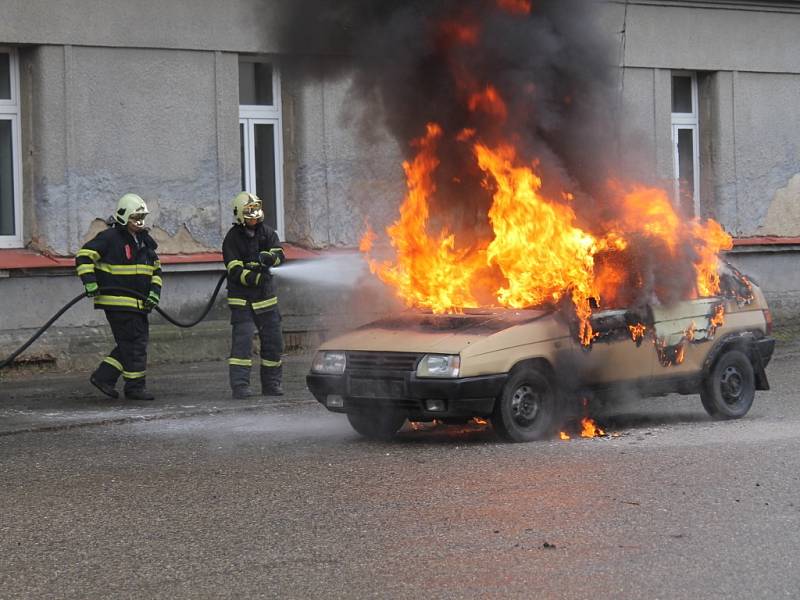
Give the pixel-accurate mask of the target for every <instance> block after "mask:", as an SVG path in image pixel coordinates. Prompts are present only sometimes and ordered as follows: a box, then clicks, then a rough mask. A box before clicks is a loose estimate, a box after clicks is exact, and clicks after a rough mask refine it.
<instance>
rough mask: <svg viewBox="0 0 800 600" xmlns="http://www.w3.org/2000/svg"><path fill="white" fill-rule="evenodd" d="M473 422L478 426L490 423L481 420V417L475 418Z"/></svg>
mask: <svg viewBox="0 0 800 600" xmlns="http://www.w3.org/2000/svg"><path fill="white" fill-rule="evenodd" d="M472 422H473V423H475V424H476V425H488V424H489V421H487V420H486V419H481V418H480V417H473V418H472Z"/></svg>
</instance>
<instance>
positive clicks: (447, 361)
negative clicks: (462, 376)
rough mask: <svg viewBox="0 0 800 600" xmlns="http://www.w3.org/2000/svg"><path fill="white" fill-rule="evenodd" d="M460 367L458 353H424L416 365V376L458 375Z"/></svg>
mask: <svg viewBox="0 0 800 600" xmlns="http://www.w3.org/2000/svg"><path fill="white" fill-rule="evenodd" d="M460 368H461V357H460V356H459V355H458V354H426V355H425V356H423V357H422V360H420V361H419V364H418V365H417V377H458V371H459V369H460Z"/></svg>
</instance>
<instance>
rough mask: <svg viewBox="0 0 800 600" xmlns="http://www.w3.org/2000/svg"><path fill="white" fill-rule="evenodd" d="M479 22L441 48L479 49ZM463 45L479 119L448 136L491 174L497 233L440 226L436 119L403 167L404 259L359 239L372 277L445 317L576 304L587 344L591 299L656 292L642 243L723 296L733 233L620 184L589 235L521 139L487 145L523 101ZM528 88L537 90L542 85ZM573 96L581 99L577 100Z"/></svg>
mask: <svg viewBox="0 0 800 600" xmlns="http://www.w3.org/2000/svg"><path fill="white" fill-rule="evenodd" d="M496 6H497V7H498V9H500V10H505V11H507V12H510V13H513V14H521V15H522V14H529V13H530V11H531V2H530V0H496ZM470 19H471V17H470V14H469V13H468V12H464V13H462V14H461V15H460V16H459V17H458V18H457V19H453V20H451V21H444V22H443V23H441V24H440V26H439V29H438V30H437V34H438V36H439V39H438V42H439V45H440V46H443V47H445V48H446V49H449V48H450V47H452V46H454V45H458V44H460V45H462V46H475V45H477V44H478V43H479V41H480V40H481V29H480V24H479V22H478V21H472V20H470ZM470 50H472V48H470ZM465 51H466V49H465V48H459V49H458V52H455V53H454V54H453V55H452V56H449V57H448V58H449V61H448V64H449V67H450V68H451V69H452V78H453V81H452V83H453V84H454V85H455V86H456V89H457V91H458V96H459V97H460V98H461V101H463V102H464V103H465V104H466V107H467V108H468V109H469V111H470V113H479V114H470V115H469V117H470V118H469V119H467V120H466V121H465V122H462V123H460V130H459V131H457V132H449V134H452V135H453V136H454V139H455V140H456V141H458V142H461V143H464V144H468V145H469V146H471V149H472V156H473V157H474V159H475V162H476V165H477V168H478V169H479V170H480V171H481V172H482V174H483V185H484V188H485V190H486V194H487V198H486V199H487V202H488V199H489V198H488V197H489V196H490V197H491V205H490V208H489V210H488V213H487V214H486V218H487V220H488V223H487V225H488V226H490V227H491V230H489V227H485V228H484V227H483V225H484V223H481V224H480V225H481V227H478V228H476V229H475V231H476V232H478V231H479V232H480V233H474V234H473V235H472V236H471V238H470V239H468V240H466V241H465V240H464V239H460V240H459V241H460V244H461V245H457V244H456V236H455V233H453V232H452V229H449V228H448V227H447V226H446V225H445V226H439V227H438V230H436V231H434V226H433V225H432V224H431V223H430V202H431V201H432V200H434V199H436V200H440V199H439V198H435V193H436V185H435V179H434V176H435V173H436V170H437V167H438V166H439V159H438V156H437V148H438V145H439V142H440V140H441V138H442V137H443V135H444V132H443V131H442V128H441V127H440V126H439V125H438V124H435V123H429V124H428V125H427V128H426V133H425V135H424V136H423V137H422V138H420V139H418V140H415V141H414V142H413V145H414V147H415V148H416V156H414V158H413V159H410V160H408V161H405V162H404V163H403V168H404V170H405V174H406V185H407V188H408V192H407V194H406V197H405V199H404V201H403V203H402V205H401V207H400V215H399V217H398V219H397V220H396V221H395V222H394V223H393V224H392V225H390V226H389V227H387V228H386V233H387V234H388V237H389V242H390V244H391V246H392V247H393V248H394V251H395V257H394V259H392V260H382V261H378V260H376V259H375V258H373V257H371V256H370V255H371V253H372V251H373V247H374V245H375V242H376V235H375V233H374V232H373V231H372V230H371V229H369V228H368V229H367V231H366V233H365V234H364V236H363V238H362V239H361V243H360V244H359V248H360V249H361V251H362V252H364V253H365V254H367V258H368V262H369V265H370V269H371V271H372V272H373V273H375V274H376V275H377V276H378V277H379V278H380V279H381V280H382V281H384V282H385V283H387V284H389V285H391V286H392V287H393V288H394V289H395V291H396V293H397V295H398V296H399V297H400V298H401V299H403V300H404V302H405V303H406V304H407V305H408V306H410V307H419V308H424V309H430V310H431V311H433V312H435V313H442V312H460V311H461V310H463V309H465V308H472V307H477V306H480V305H481V304H484V305H486V304H491V305H494V303H495V302H496V303H497V304H499V305H501V306H505V307H511V308H525V307H537V306H544V305H552V304H554V303H557V302H560V301H562V300H563V299H567V300H570V301H571V302H572V304H573V305H574V307H575V313H576V315H577V317H578V319H579V321H580V327H579V331H578V337H579V341H580V342H581V343H582V344H584V345H587V346H588V345H590V344H591V342H592V340H593V339H594V338H595V336H594V334H593V332H592V328H591V325H590V316H591V311H592V307H593V306H603V305H604V303H606V304H608V305H617V306H619V305H627V304H626V303H625V300H627V299H628V297H627V296H629V295H635V293H636V292H638V291H639V290H645V291H648V293H649V292H650V290H649V288H646V284H647V285H650V284H649V283H647V277H646V276H645V274H644V273H643V272H642V271H639V270H637V268H638V267H637V266H636V260H635V259H636V252H637V251H639V250H644V251H652V252H656V253H657V254H658V259H659V260H661V261H667V262H669V261H672V262H673V263H674V264H675V265H676V266H679V265H680V264H681V263H682V264H683V265H685V266H687V267H689V266H691V267H693V268H694V278H693V280H691V281H684V282H682V283H683V284H684V285H683V287H682V288H681V289H680V292H681V293H683V294H685V295H687V296H691V295H696V296H712V295H715V294H717V293H718V292H719V286H720V275H719V265H718V255H719V252H721V251H722V250H726V249H730V248H731V247H732V240H731V237H730V236H729V235H728V234H727V233H726V232H725V231H724V230H723V229H722V227H721V226H720V225H719V224H718V223H716V222H715V221H712V220H708V221H705V222H703V221H701V220H700V219H693V220H691V221H687V220H686V219H682V218H681V217H680V216H679V213H678V212H677V211H676V209H675V207H674V206H673V204H672V202H671V201H670V198H669V195H668V194H667V192H666V191H664V190H663V189H660V188H654V187H647V186H644V185H638V184H636V185H628V186H625V185H623V184H622V183H620V182H618V181H611V182H610V183H609V193H610V198H608V199H607V200H609V202H608V206H609V211H608V212H607V213H603V215H604V216H603V217H598V216H597V215H594V218H593V219H592V221H591V228H592V229H591V230H589V229H588V228H587V227H588V226H585V227H584V226H583V222H581V221H580V220H579V219H578V216H577V215H576V212H575V209H574V208H573V206H574V205H575V204H576V203H575V202H573V201H574V196H573V192H572V191H570V190H561V191H560V192H557V191H555V190H553V192H552V196H553V197H546V196H545V193H544V191H543V189H544V188H543V184H542V180H541V178H540V172H541V170H540V167H539V164H538V161H537V160H533V161H531V160H530V159H529V158H521V157H520V156H519V153H518V151H517V149H516V148H515V147H514V145H512V143H511V141H512V140H513V139H514V137H513V135H511V136H509V135H505V136H503V137H501V138H499V139H500V140H503V141H497V139H498V137H497V133H498V131H495V127H489V128H488V130H489V131H490V132H491V138H490V139H492V140H493V141H492V143H491V144H489V143H487V142H486V139H484V137H483V133H484V132H483V130H480V129H478V128H477V127H475V126H476V125H477V124H485V122H486V121H487V120H492V121H494V123H493V125H502V124H503V123H504V122H505V121H507V120H508V119H509V107H511V108H514V107H515V106H516V105H515V104H513V103H512V104H510V105H507V104H506V102H505V101H504V98H503V97H501V94H500V92H499V91H498V88H496V87H495V86H494V85H493V84H492V83H489V82H486V81H481V80H480V79H479V78H478V77H477V76H476V75H475V74H474V73H473V72H472V70H471V69H470V68H469V66H468V65H469V62H465V61H462V60H460V57H461V54H462V53H463V52H465ZM525 90H526V93H531V94H535V93H536V87H535V85H534V84H533V83H532V82H531V83H529V84H528V85H526V86H525ZM565 101H571V96H570V97H569V99H565ZM497 129H501V128H497ZM462 175H470V174H468V173H464V174H462V173H448V176H449V177H450V181H452V182H453V183H455V184H460V183H461V182H462V181H464V179H462ZM465 179H467V180H468V178H465ZM548 183H549V182H548ZM547 189H548V190H550V189H553V188H552V186H548V187H547ZM469 191H470V192H471V191H472V190H469ZM550 193H551V192H548V194H550ZM581 216H585V215H581ZM458 231H459V237H461V238H463V237H465V234H464V233H462V229H458ZM629 249H630V250H631V252H627V250H629ZM671 264H672V263H669V265H670V266H671ZM690 272H691V271H690ZM652 293H655V294H657V293H658V290H656V291H654V292H652ZM626 294H627V295H626ZM615 303H616V304H615ZM719 318H720V319H722V315H721V314H720V315H719ZM645 331H646V330H645V326H644V324H637V325H633V326H631V328H630V332H631V337H632V339H633V340H634V341H635V342H637V343H638V342H639V341H641V339H643V337H644V335H645ZM654 341H656V347H657V349H658V351H659V358H660V359H661V360H662V361H670V362H673V361H674V360H675V359H676V358H680V359H682V350H679V351H678V352H679V354H680V356H678V355H676V350H675V349H674V348H669V349H667V348H664V347H663V343H662V344H661V345H660V346H659V344H658V342H657V340H654Z"/></svg>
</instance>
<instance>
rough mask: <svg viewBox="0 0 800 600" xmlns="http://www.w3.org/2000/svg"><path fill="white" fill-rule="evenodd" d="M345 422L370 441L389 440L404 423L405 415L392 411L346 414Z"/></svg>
mask: <svg viewBox="0 0 800 600" xmlns="http://www.w3.org/2000/svg"><path fill="white" fill-rule="evenodd" d="M347 420H348V421H350V425H351V426H352V428H353V429H355V430H356V431H357V432H358V433H360V434H361V435H363V436H364V437H366V438H369V439H371V440H384V441H386V440H390V439H392V438H393V437H394V436H395V434H396V433H397V432H398V431H399V430H400V428H401V427H402V426H403V423H405V421H406V417H405V415H402V414H398V413H396V412H392V411H380V412H379V411H370V412H363V413H347Z"/></svg>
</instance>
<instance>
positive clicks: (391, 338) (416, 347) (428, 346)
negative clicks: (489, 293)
mask: <svg viewBox="0 0 800 600" xmlns="http://www.w3.org/2000/svg"><path fill="white" fill-rule="evenodd" d="M550 314H552V311H546V310H511V309H499V310H493V311H482V312H477V311H476V312H465V313H463V314H452V315H434V314H431V313H421V312H416V311H409V312H405V313H402V314H400V315H397V316H393V317H388V318H385V319H380V320H378V321H374V322H372V323H369V324H367V325H363V326H361V327H359V328H358V329H356V330H354V331H351V332H349V333H346V334H343V335H340V336H337V337H335V338H332V339H330V340H328V341H326V342H325V343H324V344H323V345H322V346H321V348H320V349H322V350H358V351H381V352H420V353H423V352H424V353H428V352H432V353H440V354H458V353H459V352H461V351H462V350H463V349H465V348H466V347H468V346H470V345H471V344H474V343H477V342H478V341H480V340H482V339H485V338H487V337H489V336H491V335H493V334H495V333H497V332H499V331H503V330H504V329H508V328H510V327H514V326H517V325H522V324H523V323H529V322H531V321H536V320H538V319H541V318H543V317H545V316H547V315H550Z"/></svg>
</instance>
